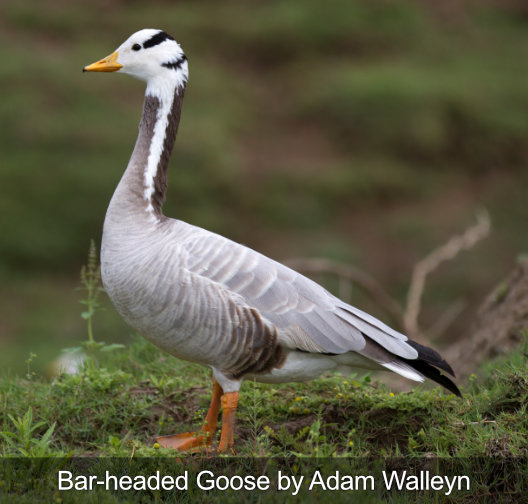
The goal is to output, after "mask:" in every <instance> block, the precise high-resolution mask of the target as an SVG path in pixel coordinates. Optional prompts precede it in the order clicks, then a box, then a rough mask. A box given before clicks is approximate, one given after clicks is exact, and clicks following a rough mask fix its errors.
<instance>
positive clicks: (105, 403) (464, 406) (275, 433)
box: [0, 337, 528, 502]
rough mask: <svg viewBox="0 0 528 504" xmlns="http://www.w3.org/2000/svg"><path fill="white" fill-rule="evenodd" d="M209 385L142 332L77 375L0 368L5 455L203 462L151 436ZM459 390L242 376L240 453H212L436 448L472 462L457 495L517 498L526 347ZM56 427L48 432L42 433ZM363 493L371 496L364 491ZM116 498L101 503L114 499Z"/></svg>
mask: <svg viewBox="0 0 528 504" xmlns="http://www.w3.org/2000/svg"><path fill="white" fill-rule="evenodd" d="M210 385H211V377H210V373H209V372H208V371H207V370H206V369H205V368H203V367H200V366H197V365H193V364H189V363H186V362H183V361H180V360H177V359H175V358H173V357H170V356H168V355H167V354H164V353H162V352H160V351H159V350H158V349H157V348H155V347H154V346H152V345H151V344H150V343H148V342H147V341H146V340H144V339H142V338H140V337H136V338H134V340H133V342H132V343H131V344H130V345H128V346H127V347H126V348H123V349H114V350H113V351H110V352H107V353H106V355H105V354H104V353H101V354H100V355H99V360H98V361H97V362H92V363H91V365H89V366H86V367H85V368H84V370H82V371H81V372H80V373H79V374H76V375H66V374H62V375H60V376H58V377H57V378H55V379H53V380H52V381H48V380H45V379H42V378H40V377H38V376H36V375H33V374H32V373H31V371H29V374H28V376H26V377H24V378H16V377H4V378H3V379H2V382H1V385H0V394H1V396H0V398H1V401H2V404H3V408H2V413H1V414H0V422H1V424H0V425H1V427H0V428H1V430H2V431H3V433H4V434H3V438H4V439H3V442H2V447H1V449H2V454H3V455H4V456H9V457H11V456H22V455H29V456H32V457H61V456H64V457H66V456H67V457H70V456H73V457H77V456H83V457H113V458H119V460H128V459H130V457H133V458H137V459H140V458H143V457H148V458H149V460H150V458H154V459H159V464H166V463H167V460H170V461H172V462H173V464H176V465H173V466H170V467H172V469H173V470H174V468H179V469H181V470H182V471H183V470H184V469H185V468H189V467H194V466H196V467H202V468H203V467H208V466H207V463H205V462H204V461H205V460H208V457H209V458H210V457H211V455H208V456H206V458H205V459H204V456H203V455H200V454H190V455H185V456H182V457H177V458H176V457H175V454H174V452H172V451H169V450H164V449H161V448H156V447H155V437H156V436H158V435H160V434H162V435H163V434H169V433H175V432H184V431H187V430H192V429H194V428H196V427H197V426H199V425H200V423H201V422H202V421H203V418H204V416H205V412H206V409H207V407H208V402H209V398H210ZM462 391H463V398H461V399H460V398H457V397H455V396H453V395H450V394H446V393H444V392H443V391H441V390H440V389H438V388H433V389H426V388H423V387H418V388H417V389H416V390H414V391H413V392H409V393H396V394H394V393H392V392H390V391H389V389H388V388H387V387H385V386H383V385H379V384H378V383H376V382H373V381H370V379H369V378H368V377H367V378H357V377H356V378H354V377H343V376H340V375H333V376H329V377H325V378H321V379H318V380H315V381H312V382H310V383H304V384H285V385H275V386H270V385H264V384H258V383H252V382H247V383H245V384H244V385H243V387H242V390H241V397H240V406H239V411H238V416H237V430H236V456H235V455H228V456H227V457H223V458H221V459H218V460H221V461H220V462H219V461H218V460H217V461H216V462H212V466H211V467H216V468H217V469H218V468H219V467H223V468H224V469H225V470H228V469H229V461H230V460H231V461H232V464H233V465H235V466H237V467H238V468H239V469H237V471H238V472H239V473H240V471H242V472H243V471H244V470H246V471H247V470H250V469H251V467H252V465H253V464H255V463H256V461H259V460H270V461H274V460H281V461H285V460H286V461H290V462H289V467H290V469H291V464H292V462H291V461H292V460H294V461H295V460H296V461H298V462H297V463H298V464H299V463H300V464H301V465H302V463H303V460H304V463H306V464H308V465H309V464H310V463H313V461H314V460H315V461H318V462H317V464H318V466H322V467H325V465H327V464H329V465H328V467H334V466H332V464H336V463H337V464H340V463H341V464H342V463H343V460H344V459H347V460H348V461H356V465H357V463H358V461H370V462H363V463H362V464H363V467H364V468H365V467H369V465H368V464H372V463H373V462H375V461H394V460H398V459H399V457H404V460H411V461H414V463H417V461H418V463H419V462H420V461H422V462H424V463H425V462H427V461H428V460H429V461H430V460H436V459H437V458H439V459H440V460H443V461H444V463H445V461H451V463H454V464H459V465H460V467H459V469H458V470H459V473H462V474H471V471H472V468H474V467H477V466H478V467H479V470H478V474H477V473H476V474H475V477H476V478H477V479H476V480H475V487H473V488H472V493H471V495H465V500H464V499H462V500H459V501H456V502H462V501H463V502H472V500H471V498H472V496H475V495H481V496H488V497H489V496H498V495H503V493H504V492H506V493H505V494H504V495H506V496H508V495H509V496H510V497H512V499H513V497H515V496H519V495H520V494H518V493H517V492H518V491H519V488H518V485H519V484H520V481H524V482H526V476H527V471H526V459H527V457H528V415H527V408H528V370H527V366H526V355H525V353H523V352H522V351H519V352H516V353H514V354H511V355H509V356H508V357H507V358H505V359H503V360H502V361H500V362H494V363H492V364H490V365H488V366H487V367H486V368H484V369H483V370H482V373H481V375H480V376H479V377H477V376H475V377H472V378H471V379H470V382H469V383H468V384H466V385H463V386H462ZM28 411H31V414H32V419H30V420H29V423H30V424H33V425H35V424H37V422H42V424H41V425H40V426H38V427H37V428H36V429H35V430H33V431H31V429H30V428H29V427H30V426H29V425H26V426H25V427H22V424H23V417H24V415H26V420H28V419H27V415H28ZM17 419H18V420H17ZM15 424H18V427H17V426H16V425H15ZM52 425H55V427H54V429H53V431H52V434H51V436H48V438H49V439H45V437H46V432H47V431H48V429H49V428H50V426H52ZM6 438H9V439H10V441H9V442H8V441H7V439H6ZM43 438H44V439H43ZM167 458H169V459H167ZM112 460H114V459H112ZM211 460H216V459H215V458H213V459H211ZM511 460H517V461H519V462H518V463H515V464H514V466H513V467H515V471H519V473H518V474H517V473H516V472H515V471H514V473H510V475H509V478H510V479H509V480H508V485H510V486H508V487H507V488H505V487H504V485H505V483H504V479H503V478H497V473H496V471H497V464H499V463H501V461H510V463H511ZM226 461H227V462H226ZM521 462H522V463H523V464H524V465H525V466H524V469H523V467H522V464H521ZM155 464H156V463H154V465H155ZM215 464H216V465H215ZM218 464H220V466H219V465H218ZM222 464H224V465H223V466H222ZM365 464H366V465H365ZM519 464H521V465H519ZM337 467H338V466H337ZM312 469H313V467H312ZM32 470H33V471H34V470H35V469H34V468H33V469H32ZM253 470H254V468H253ZM176 473H177V471H176ZM523 475H524V476H523ZM477 476H478V477H477ZM4 477H5V476H4ZM519 478H520V479H519ZM522 478H524V480H523V479H522ZM501 485H502V486H501ZM516 485H517V486H516ZM8 486H9V488H6V485H5V484H4V486H3V488H4V490H6V489H7V490H10V491H13V492H15V495H19V496H20V489H19V491H18V492H17V486H16V485H15V484H14V483H13V482H10V483H9V485H8ZM508 492H509V493H508ZM197 495H198V494H196V495H195V496H197ZM202 497H203V496H202ZM224 497H225V496H224ZM261 497H262V496H261ZM311 497H314V498H315V494H313V495H311ZM364 497H365V499H367V500H365V502H368V498H369V497H368V495H365V496H364ZM371 497H372V496H371ZM430 497H431V499H433V497H434V496H430ZM438 497H439V496H438V495H437V496H436V497H435V498H438ZM61 498H62V497H61ZM113 498H115V499H116V500H108V502H121V501H120V500H119V498H118V497H116V496H115V495H114V496H113V497H112V499H113ZM255 498H256V497H255ZM501 498H502V497H501ZM108 499H110V497H108ZM261 501H262V499H261ZM264 501H266V500H264ZM65 502H66V501H65ZM105 502H106V501H105ZM255 502H257V500H256V501H255ZM372 502H378V501H376V500H374V501H372ZM424 502H429V501H428V500H426V501H424ZM431 502H435V501H434V500H431ZM453 502H455V501H453ZM504 502H520V501H518V500H517V501H515V500H514V499H513V500H511V501H508V500H505V501H504Z"/></svg>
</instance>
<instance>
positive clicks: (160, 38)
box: [143, 31, 174, 49]
mask: <svg viewBox="0 0 528 504" xmlns="http://www.w3.org/2000/svg"><path fill="white" fill-rule="evenodd" d="M165 40H174V39H173V38H172V37H171V36H170V35H169V34H168V33H166V32H164V31H160V32H158V33H156V35H153V36H152V37H150V38H149V39H148V40H147V41H146V42H144V43H143V49H148V48H149V47H154V46H157V45H158V44H161V43H162V42H165Z"/></svg>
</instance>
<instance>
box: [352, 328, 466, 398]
mask: <svg viewBox="0 0 528 504" xmlns="http://www.w3.org/2000/svg"><path fill="white" fill-rule="evenodd" d="M363 336H364V337H365V341H366V344H365V347H364V348H363V349H362V350H361V351H359V352H358V353H360V354H361V355H363V356H364V357H367V358H369V359H371V360H373V361H375V362H377V363H379V364H381V365H382V366H383V367H386V368H388V369H390V370H391V371H394V372H395V373H398V374H400V375H402V376H405V377H406V378H408V379H410V380H415V381H423V377H427V378H430V379H431V380H433V381H435V382H436V383H438V384H439V385H442V386H443V387H445V388H446V389H447V390H449V391H450V392H452V393H453V394H455V395H457V396H459V397H461V396H462V395H461V393H460V390H458V387H457V386H456V385H455V383H453V381H452V380H451V379H450V378H448V377H447V376H445V375H443V374H442V373H441V372H440V371H439V369H441V370H443V371H445V372H447V373H449V374H450V375H451V376H453V377H454V376H455V373H454V372H453V369H452V368H451V366H450V365H449V364H448V363H447V362H446V361H445V360H444V358H443V357H442V356H441V355H440V354H439V353H438V352H437V351H435V350H433V349H432V348H429V347H426V346H424V345H421V344H420V343H416V342H415V341H412V340H407V341H406V342H405V343H407V344H409V346H411V347H412V348H414V349H415V350H416V351H417V352H418V357H417V358H416V359H406V358H404V357H400V356H398V355H394V354H392V353H391V352H390V351H388V350H387V349H385V348H383V347H382V346H381V345H380V344H379V343H377V342H375V341H373V340H371V339H370V338H369V337H368V336H367V335H366V334H364V333H363ZM436 368H439V369H436Z"/></svg>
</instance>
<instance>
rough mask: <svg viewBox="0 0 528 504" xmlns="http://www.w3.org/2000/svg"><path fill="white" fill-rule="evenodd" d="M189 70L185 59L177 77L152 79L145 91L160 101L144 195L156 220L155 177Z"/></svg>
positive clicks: (145, 176) (148, 210) (150, 149)
mask: <svg viewBox="0 0 528 504" xmlns="http://www.w3.org/2000/svg"><path fill="white" fill-rule="evenodd" d="M168 72H174V70H168ZM187 72H188V70H187V61H185V62H184V64H183V67H182V68H181V69H179V70H178V71H177V74H175V75H174V74H173V75H174V77H176V78H175V79H167V78H166V77H165V78H159V79H152V80H150V81H149V82H148V83H147V90H146V92H145V94H146V95H150V96H153V97H155V98H157V99H158V101H159V107H158V110H157V113H156V124H155V125H154V131H153V134H152V140H151V141H150V148H149V155H148V159H147V165H146V167H145V173H144V183H145V192H144V197H145V201H146V202H147V208H146V210H147V213H149V214H150V215H151V216H152V217H154V219H155V220H156V221H158V220H159V218H158V217H157V216H156V215H155V213H154V207H153V205H152V197H153V196H154V192H155V190H156V188H155V185H154V178H155V177H156V175H157V173H158V166H159V162H160V159H161V155H162V153H163V148H164V144H165V136H166V133H167V126H168V124H169V116H170V113H171V111H172V104H173V103H174V99H175V94H176V92H178V93H181V92H183V89H184V86H185V83H186V82H187Z"/></svg>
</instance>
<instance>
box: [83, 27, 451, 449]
mask: <svg viewBox="0 0 528 504" xmlns="http://www.w3.org/2000/svg"><path fill="white" fill-rule="evenodd" d="M84 71H87V72H120V73H126V74H130V75H132V76H134V77H137V78H138V79H141V80H144V81H146V83H147V89H146V93H145V100H144V103H143V115H142V117H141V122H140V125H139V135H138V138H137V141H136V145H135V147H134V151H133V153H132V157H131V158H130V161H129V163H128V167H127V169H126V170H125V173H124V175H123V177H122V178H121V181H120V182H119V184H118V186H117V189H116V190H115V193H114V195H113V197H112V200H111V202H110V205H109V207H108V211H107V213H106V218H105V222H104V230H103V239H102V247H101V273H102V278H103V283H104V287H105V289H106V292H107V293H108V295H109V296H110V299H111V300H112V302H113V303H114V305H115V307H116V309H117V311H118V312H119V313H120V314H121V316H122V317H123V318H124V319H125V320H126V321H127V322H128V323H129V324H130V325H131V326H132V327H134V328H135V329H136V330H137V331H139V332H140V333H141V334H142V335H143V336H145V337H146V338H148V339H149V340H150V341H152V342H153V343H154V344H156V345H158V346H159V347H160V348H162V349H163V350H165V351H167V352H169V353H170V354H172V355H175V356H176V357H180V358H182V359H186V360H189V361H193V362H198V363H200V364H203V365H206V366H209V367H211V368H212V370H213V376H214V378H213V395H212V400H211V406H210V408H209V412H208V414H207V417H206V421H205V424H204V426H203V427H202V428H201V430H200V431H199V432H197V433H185V434H179V435H175V436H165V437H162V438H159V442H160V444H161V445H162V446H169V447H173V448H176V449H179V450H187V449H191V448H195V447H197V446H200V445H204V444H209V443H211V437H212V434H213V433H214V431H215V429H216V423H217V417H218V413H219V409H220V405H221V406H222V409H223V423H222V432H221V437H220V444H219V446H218V451H219V452H223V451H225V450H227V449H228V448H231V447H232V446H233V430H234V419H235V412H236V408H237V403H238V390H239V388H240V385H241V384H242V380H243V379H244V378H251V379H255V380H257V381H262V382H271V383H277V382H289V381H303V380H310V379H312V378H315V377H317V376H319V375H320V374H321V373H323V372H325V371H329V370H341V371H344V372H346V371H347V370H348V371H350V370H351V369H354V368H356V367H361V368H376V369H382V368H385V369H389V370H391V371H394V372H396V373H398V374H400V375H402V376H404V377H406V378H409V379H411V380H415V381H418V382H422V381H423V380H424V377H429V378H431V379H433V380H435V381H436V382H438V383H440V384H441V385H443V386H444V387H446V388H447V389H449V390H450V391H451V392H453V393H455V394H457V395H458V394H459V391H458V388H457V387H456V385H455V384H454V383H453V382H452V381H451V380H450V379H449V378H447V377H446V376H444V375H443V374H441V373H440V371H439V370H438V369H437V368H439V369H441V370H443V371H447V372H448V373H450V374H452V375H453V371H452V369H451V367H450V366H449V364H447V363H446V362H445V361H444V360H443V359H442V357H441V356H440V355H439V354H438V353H437V352H435V351H434V350H431V349H430V348H427V347H424V346H422V345H419V344H418V343H415V342H414V341H411V340H409V339H407V337H406V336H404V335H403V334H400V333H399V332H396V331H394V330H393V329H391V328H390V327H388V326H386V325H385V324H384V323H382V322H380V321H379V320H377V319H376V318H374V317H372V316H370V315H368V314H367V313H364V312H363V311H361V310H358V309H357V308H354V307H353V306H350V305H348V304H347V303H345V302H343V301H341V300H340V299H338V298H336V297H335V296H333V295H332V294H330V293H329V292H327V291H326V290H325V289H324V288H323V287H321V286H320V285H318V284H317V283H315V282H313V281H311V280H309V279H308V278H306V277H304V276H302V275H300V274H299V273H296V272H295V271H293V270H291V269H289V268H287V267H286V266H283V265H282V264H280V263H278V262H275V261H274V260H272V259H269V258H267V257H265V256H263V255H262V254H259V253H258V252H255V251H254V250H252V249H250V248H248V247H245V246H243V245H240V244H238V243H235V242H232V241H231V240H228V239H227V238H224V237H223V236H219V235H217V234H214V233H211V232H209V231H206V230H205V229H201V228H199V227H196V226H193V225H191V224H187V223H185V222H182V221H179V220H175V219H170V218H167V217H165V216H164V215H163V213H162V203H163V200H164V197H165V191H166V188H167V165H168V162H169V157H170V154H171V150H172V147H173V145H174V140H175V138H176V132H177V129H178V124H179V122H180V112H181V107H182V100H183V94H184V91H185V86H186V84H187V77H188V67H187V58H186V57H185V54H184V53H183V51H182V49H181V48H180V46H179V45H178V43H177V42H176V41H175V40H174V39H173V38H172V37H171V36H170V35H168V34H167V33H165V32H164V31H161V30H154V29H145V30H141V31H138V32H137V33H134V34H133V35H132V36H131V37H130V38H129V39H127V40H126V41H125V42H124V43H123V44H122V45H121V46H119V47H118V48H117V50H116V51H115V52H113V53H112V54H111V55H110V56H107V57H106V58H104V59H102V60H100V61H97V62H96V63H93V64H91V65H88V66H86V67H85V68H84Z"/></svg>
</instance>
